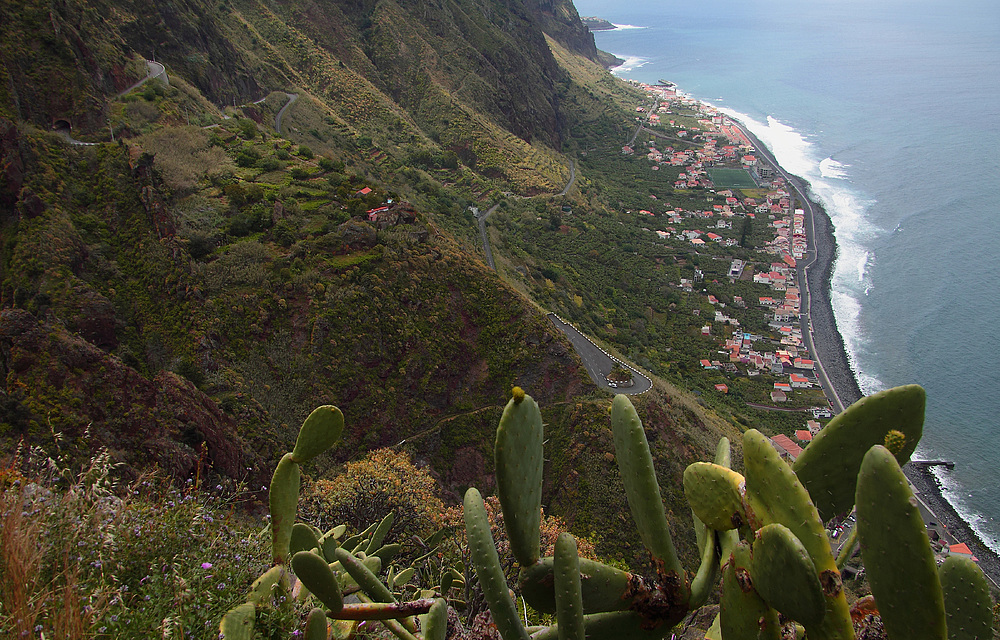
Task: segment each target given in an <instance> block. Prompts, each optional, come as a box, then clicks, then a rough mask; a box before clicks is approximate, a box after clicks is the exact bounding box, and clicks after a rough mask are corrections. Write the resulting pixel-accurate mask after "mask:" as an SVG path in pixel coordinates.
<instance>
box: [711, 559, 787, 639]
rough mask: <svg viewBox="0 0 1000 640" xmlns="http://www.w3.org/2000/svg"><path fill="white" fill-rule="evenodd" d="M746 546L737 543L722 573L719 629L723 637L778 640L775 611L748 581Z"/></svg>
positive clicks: (779, 632)
mask: <svg viewBox="0 0 1000 640" xmlns="http://www.w3.org/2000/svg"><path fill="white" fill-rule="evenodd" d="M750 562H751V561H750V545H749V544H747V543H746V542H741V543H740V544H739V545H737V546H736V548H735V549H734V550H733V554H732V555H731V556H730V557H729V561H728V562H727V563H726V566H725V567H724V569H723V572H722V597H721V598H720V599H719V608H720V611H719V626H720V629H721V630H722V637H723V638H736V639H737V640H742V639H744V638H753V639H755V640H756V639H758V638H759V639H760V640H778V639H779V638H780V637H781V627H780V625H779V624H778V612H777V611H775V610H774V609H772V608H771V607H769V606H767V603H766V602H764V599H763V598H761V597H760V594H759V593H757V590H756V589H754V585H753V580H752V579H751V578H750Z"/></svg>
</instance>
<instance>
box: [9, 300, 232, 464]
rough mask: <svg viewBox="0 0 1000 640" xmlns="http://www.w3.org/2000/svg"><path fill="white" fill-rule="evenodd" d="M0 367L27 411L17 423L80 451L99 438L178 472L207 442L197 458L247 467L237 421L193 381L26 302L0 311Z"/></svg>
mask: <svg viewBox="0 0 1000 640" xmlns="http://www.w3.org/2000/svg"><path fill="white" fill-rule="evenodd" d="M98 304H100V301H98ZM0 373H3V374H4V375H5V377H6V380H7V394H8V396H10V398H11V399H12V400H13V401H15V402H18V403H19V405H20V406H21V407H24V408H26V409H27V411H28V416H27V419H26V420H25V421H24V422H26V424H25V425H24V428H25V429H26V430H29V431H30V430H33V429H34V430H38V429H44V430H45V431H49V430H50V429H51V431H52V432H53V433H59V434H60V438H61V439H62V440H63V441H64V442H67V443H70V444H71V445H72V449H73V450H75V451H77V452H79V455H86V454H88V453H89V454H93V453H95V452H96V451H98V450H99V449H101V448H102V447H106V448H107V449H108V450H109V451H111V453H112V455H113V458H114V460H115V461H116V462H121V463H125V464H126V465H128V467H129V468H130V469H133V470H136V471H141V470H143V469H149V468H150V467H151V466H156V467H159V468H160V469H162V470H163V471H165V472H166V473H168V474H169V475H171V476H174V477H177V478H183V477H186V476H189V475H190V474H191V473H192V472H193V471H194V469H195V467H196V465H197V464H198V461H199V457H200V456H201V455H202V449H203V448H204V454H205V456H206V459H205V460H204V461H203V463H204V464H207V465H208V466H209V468H211V469H212V470H213V471H215V472H216V473H218V474H220V475H224V476H229V477H237V476H239V475H240V474H241V470H242V469H244V454H243V451H242V441H241V440H240V438H239V436H238V435H237V431H236V424H235V422H234V421H233V420H232V418H230V417H229V416H227V415H226V414H225V413H223V412H222V411H221V410H220V409H219V407H218V405H217V404H216V403H215V401H214V400H212V399H211V398H209V397H208V396H206V395H205V394H204V393H202V392H201V391H199V390H198V389H197V388H196V387H195V386H194V385H193V384H192V383H191V382H189V381H187V380H185V379H183V378H181V377H179V376H178V375H176V374H174V373H171V372H169V371H161V372H159V373H158V374H156V375H155V376H154V377H153V379H152V380H150V379H148V378H145V377H143V376H142V375H141V374H140V373H139V372H138V371H136V370H135V369H133V368H131V367H129V366H127V365H125V364H124V363H123V362H122V361H121V360H119V359H118V358H116V357H114V356H112V355H109V354H108V353H106V352H105V351H103V350H101V349H100V348H98V347H97V346H95V345H94V344H92V343H91V342H89V341H87V340H85V339H84V338H83V337H82V336H79V335H72V334H70V333H69V332H67V331H66V330H65V329H63V328H62V327H60V326H57V325H54V324H51V323H48V322H44V321H43V322H39V321H38V320H37V319H36V318H35V317H34V316H33V315H32V314H30V313H28V312H27V311H24V310H21V309H4V310H3V311H2V312H0ZM81 398H85V399H86V400H85V401H81ZM15 426H16V425H15ZM13 435H14V436H15V437H17V436H18V435H27V434H13Z"/></svg>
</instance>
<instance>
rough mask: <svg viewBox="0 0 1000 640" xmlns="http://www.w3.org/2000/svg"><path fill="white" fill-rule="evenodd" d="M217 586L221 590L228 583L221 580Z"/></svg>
mask: <svg viewBox="0 0 1000 640" xmlns="http://www.w3.org/2000/svg"><path fill="white" fill-rule="evenodd" d="M215 588H216V589H218V590H219V591H222V590H223V589H225V588H226V583H225V582H220V583H219V584H218V586H216V587H215ZM282 600H284V598H282Z"/></svg>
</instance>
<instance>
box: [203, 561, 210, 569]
mask: <svg viewBox="0 0 1000 640" xmlns="http://www.w3.org/2000/svg"><path fill="white" fill-rule="evenodd" d="M201 568H202V569H211V568H212V563H211V562H202V563H201Z"/></svg>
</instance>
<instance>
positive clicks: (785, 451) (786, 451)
mask: <svg viewBox="0 0 1000 640" xmlns="http://www.w3.org/2000/svg"><path fill="white" fill-rule="evenodd" d="M771 446H773V447H774V449H775V450H776V451H777V452H778V453H779V454H781V456H782V457H783V458H791V459H792V460H794V459H796V458H798V457H799V455H800V454H801V453H802V447H800V446H799V445H797V444H795V443H794V442H792V439H791V438H789V437H788V436H786V435H785V434H783V433H779V434H778V435H776V436H774V437H773V438H771Z"/></svg>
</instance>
